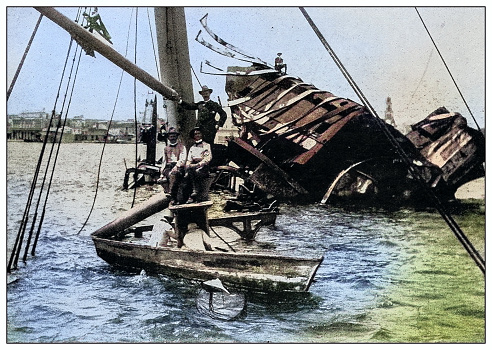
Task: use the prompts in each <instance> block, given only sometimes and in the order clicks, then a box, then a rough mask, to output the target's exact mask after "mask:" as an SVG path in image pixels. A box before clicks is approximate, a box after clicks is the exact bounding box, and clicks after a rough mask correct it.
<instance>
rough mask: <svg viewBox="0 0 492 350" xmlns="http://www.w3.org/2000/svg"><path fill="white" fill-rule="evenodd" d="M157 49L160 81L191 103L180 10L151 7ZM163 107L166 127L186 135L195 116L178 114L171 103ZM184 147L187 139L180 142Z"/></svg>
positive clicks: (183, 112)
mask: <svg viewBox="0 0 492 350" xmlns="http://www.w3.org/2000/svg"><path fill="white" fill-rule="evenodd" d="M154 16H155V28H156V39H157V48H158V51H159V65H160V71H161V81H162V83H163V84H165V85H167V86H172V87H173V88H174V89H176V90H177V91H179V94H180V97H181V98H182V99H183V100H184V101H193V100H194V96H193V82H192V76H191V65H190V53H189V48H188V35H187V31H186V19H185V11H184V7H179V6H172V7H160V6H159V7H154ZM165 103H166V116H167V119H168V120H167V121H168V122H169V126H174V127H177V128H178V129H179V131H180V132H181V134H182V135H188V133H189V131H190V130H191V129H192V128H193V127H194V126H195V121H196V115H195V113H196V112H195V111H193V110H180V112H179V114H178V111H177V108H176V104H175V103H167V101H165ZM182 141H183V142H184V143H187V141H188V140H187V138H184V139H183V140H182Z"/></svg>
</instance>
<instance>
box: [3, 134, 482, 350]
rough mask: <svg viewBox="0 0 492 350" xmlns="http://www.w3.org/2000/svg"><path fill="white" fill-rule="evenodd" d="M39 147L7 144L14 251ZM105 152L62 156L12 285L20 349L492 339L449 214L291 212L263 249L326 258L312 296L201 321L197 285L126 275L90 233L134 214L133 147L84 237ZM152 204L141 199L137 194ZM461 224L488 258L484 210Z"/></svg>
mask: <svg viewBox="0 0 492 350" xmlns="http://www.w3.org/2000/svg"><path fill="white" fill-rule="evenodd" d="M40 149H41V145H40V144H32V143H23V142H10V143H8V148H7V156H8V168H7V191H8V193H7V200H8V203H7V244H8V246H9V247H10V246H12V244H13V240H14V239H15V235H16V234H17V231H18V229H19V223H20V220H21V218H22V214H23V211H24V208H25V203H26V200H27V197H28V191H29V188H30V182H31V181H32V176H33V173H34V169H35V167H36V162H37V158H38V154H39V151H40ZM101 150H102V144H64V145H62V148H61V150H60V155H59V159H58V165H57V169H56V172H55V174H54V180H53V185H52V187H51V192H50V198H49V201H48V204H47V214H46V217H45V220H44V224H43V227H42V230H41V237H40V241H39V243H38V247H37V250H36V256H34V257H32V256H30V255H29V257H28V259H27V263H25V264H24V263H22V262H19V267H18V269H17V270H15V272H14V273H12V274H11V276H9V280H10V279H16V280H15V282H12V283H9V284H8V285H7V301H6V303H7V341H8V342H11V343H60V342H77V343H85V342H89V343H101V342H110V343H115V342H132V343H137V342H195V343H196V342H200V343H202V342H213V343H216V342H241V343H248V342H323V343H326V342H328V343H335V342H342V343H368V342H399V343H401V342H411V343H416V342H423V343H434V342H446V343H449V342H451V343H455V342H466V343H482V342H484V341H485V307H484V302H485V300H484V299H485V297H484V295H485V293H484V289H485V283H484V277H483V275H482V273H481V272H480V270H479V269H478V268H477V267H476V266H475V264H474V263H473V261H472V260H471V259H470V258H469V257H468V256H467V255H466V253H465V251H464V249H463V248H462V247H461V246H460V244H459V243H458V241H457V240H456V239H455V238H454V236H453V234H452V232H451V231H450V230H449V229H448V228H447V226H446V225H445V223H444V221H443V220H442V219H441V218H440V216H439V215H438V214H435V213H432V212H416V211H413V210H398V211H393V212H389V211H383V210H375V209H374V210H365V211H353V210H348V209H336V208H330V207H321V206H317V205H308V206H293V207H292V206H291V207H288V206H282V207H281V214H282V215H280V216H279V217H278V219H277V224H276V226H275V227H274V228H269V229H263V230H262V231H260V233H259V235H258V236H257V240H258V241H262V242H265V243H269V244H272V245H275V246H276V247H277V249H281V250H284V251H288V252H289V253H291V254H294V255H306V254H310V255H312V254H316V253H319V254H323V255H324V257H325V260H324V262H323V264H322V266H321V267H320V269H319V270H318V273H317V277H316V281H315V283H314V284H313V285H312V287H311V289H310V292H309V293H306V294H302V295H296V296H288V295H284V296H271V295H247V296H246V297H247V309H246V312H245V313H244V314H243V315H242V316H241V317H240V318H238V319H236V320H233V321H220V320H215V319H212V318H209V317H207V316H205V315H202V314H200V313H198V312H197V309H196V296H197V294H198V292H199V287H198V286H197V285H196V284H195V283H192V282H189V281H186V280H179V279H171V278H168V277H166V276H162V275H158V276H148V275H146V274H145V273H142V274H135V273H128V272H125V271H121V270H118V269H115V268H113V267H111V266H109V265H108V264H106V263H105V262H104V261H102V260H101V259H100V258H98V257H97V255H96V252H95V249H94V246H93V243H92V241H91V239H90V233H91V232H93V231H94V230H96V229H98V228H99V227H101V226H103V225H105V224H106V223H108V222H109V221H112V220H113V219H115V218H116V217H117V216H119V215H120V214H121V213H122V212H124V211H125V210H127V209H129V208H130V206H131V203H132V198H133V191H128V192H123V191H121V190H120V188H121V185H122V183H123V176H124V172H125V162H126V166H128V167H131V166H133V162H134V159H135V152H134V146H133V145H107V146H106V151H105V155H104V163H105V166H104V167H103V168H102V169H101V175H100V187H99V190H98V195H97V200H96V203H95V207H94V210H93V212H92V215H91V217H90V219H89V221H88V224H87V226H86V227H85V229H84V230H83V231H82V232H81V233H80V234H77V233H78V232H79V230H80V229H81V228H82V224H83V223H84V222H85V220H86V218H87V215H88V213H89V210H90V208H91V205H92V202H93V198H94V193H95V188H96V187H95V184H96V176H97V167H98V164H99V158H100V155H101ZM48 152H49V149H48ZM142 156H143V154H142ZM154 193H155V192H154V191H153V190H151V189H148V188H141V189H139V190H138V192H137V197H138V198H148V197H150V196H151V195H152V194H154ZM35 198H36V199H37V196H35ZM43 200H44V199H43ZM35 203H36V202H34V205H35ZM41 203H43V201H42V202H41ZM34 205H33V206H34ZM454 217H455V219H456V220H457V221H458V222H459V223H460V225H461V227H462V229H463V231H464V232H465V233H466V234H467V235H468V236H469V238H470V240H471V241H472V242H473V243H474V245H475V247H476V248H477V249H478V250H479V251H480V252H481V254H482V256H483V255H484V249H485V248H484V234H485V228H484V227H485V214H484V212H483V206H480V205H470V206H469V207H468V209H467V210H464V211H462V212H461V213H459V214H456V215H455V216H454ZM28 227H30V225H28ZM8 257H9V254H8V256H7V259H8Z"/></svg>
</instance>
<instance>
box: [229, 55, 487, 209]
mask: <svg viewBox="0 0 492 350" xmlns="http://www.w3.org/2000/svg"><path fill="white" fill-rule="evenodd" d="M263 68H264V67H262V66H261V65H253V66H251V67H229V68H228V71H229V72H230V73H231V74H228V75H227V80H226V92H227V94H228V96H229V106H230V108H231V114H232V118H233V122H234V123H235V125H237V126H238V127H239V128H240V136H239V137H237V138H231V139H230V140H229V151H230V152H229V159H230V160H232V161H233V162H234V163H236V164H239V165H240V166H241V167H242V168H243V169H244V170H245V171H246V172H247V173H249V180H251V181H252V182H253V183H254V184H256V185H257V186H258V187H259V188H260V189H261V190H263V191H265V192H266V193H269V194H272V195H274V196H276V197H277V198H280V199H287V200H295V201H298V202H299V201H301V202H302V201H306V202H312V201H320V200H321V201H322V202H323V203H324V202H326V201H328V200H330V201H334V200H337V199H338V200H340V199H346V198H350V199H351V200H353V199H354V198H357V199H361V200H371V201H377V202H378V203H382V202H386V201H387V202H389V203H392V204H400V203H404V202H405V203H407V202H409V201H421V200H422V198H423V197H424V196H425V194H424V193H422V192H423V191H422V188H421V186H420V184H419V183H418V181H416V179H415V178H414V176H412V175H411V172H410V171H409V169H408V163H405V162H403V161H402V159H401V155H400V154H399V152H398V150H397V149H396V147H394V144H392V142H391V141H390V140H389V138H388V137H387V136H386V134H385V132H386V133H390V135H392V138H393V139H394V140H396V141H397V142H398V144H399V145H400V146H401V148H400V150H403V151H404V152H405V154H406V157H408V158H409V159H410V161H411V162H412V164H413V166H414V168H415V169H416V171H418V172H419V174H420V177H421V179H423V180H424V182H426V183H427V184H428V185H429V186H431V187H433V188H435V189H436V192H437V193H439V194H440V195H444V196H446V198H445V199H446V200H450V199H453V198H454V192H455V191H456V189H457V187H458V186H459V185H461V184H463V183H465V182H467V181H470V180H471V179H473V178H476V177H479V176H481V174H482V171H481V169H482V170H483V167H481V164H482V162H483V160H484V158H483V152H481V151H479V149H481V148H482V147H483V145H482V139H481V137H480V136H483V135H481V133H479V132H478V133H473V132H472V131H470V130H469V129H464V128H460V129H459V130H460V131H459V132H457V131H453V130H455V129H453V128H451V129H452V130H451V131H449V130H448V131H446V130H445V129H442V128H440V127H439V128H438V126H439V125H441V124H444V125H448V124H449V125H451V124H453V123H458V124H460V123H462V120H461V119H460V118H457V119H456V118H454V119H452V120H454V121H455V122H453V121H451V119H449V118H451V117H448V118H444V119H442V118H439V117H437V116H434V115H431V116H432V117H431V116H430V117H428V118H426V120H424V121H423V122H422V123H418V124H416V125H415V126H414V130H415V132H414V133H411V134H409V135H408V137H406V136H405V135H403V134H402V133H401V132H399V131H398V130H396V129H395V128H394V127H393V126H391V125H389V124H386V123H384V122H383V121H381V120H377V119H376V118H375V117H373V116H372V115H371V114H370V113H369V111H367V110H366V108H365V107H364V106H362V105H360V104H358V103H356V102H354V101H351V100H349V99H345V98H341V97H337V96H335V95H333V94H332V93H330V92H327V91H323V90H320V89H317V88H316V87H315V86H313V85H311V84H307V83H304V82H303V81H302V80H301V79H300V78H297V77H293V76H288V75H283V74H281V73H277V72H271V73H265V74H259V75H256V74H253V73H254V71H255V70H261V69H263ZM448 114H449V113H448ZM453 115H455V114H453ZM447 119H449V120H448V121H444V120H447ZM463 119H464V118H463ZM453 125H454V124H453ZM383 127H384V129H385V130H383ZM437 129H439V131H437ZM448 129H449V128H448ZM439 137H441V138H444V139H441V138H439ZM443 150H446V151H445V152H449V155H447V156H443V155H442V154H441V153H442V151H443ZM439 157H441V158H443V157H444V158H445V159H446V161H444V160H441V161H439V160H437V159H438V158H439ZM444 158H443V159H444ZM439 159H440V158H439ZM470 166H471V167H472V168H471V169H470Z"/></svg>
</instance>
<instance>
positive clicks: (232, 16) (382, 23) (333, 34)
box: [6, 2, 485, 127]
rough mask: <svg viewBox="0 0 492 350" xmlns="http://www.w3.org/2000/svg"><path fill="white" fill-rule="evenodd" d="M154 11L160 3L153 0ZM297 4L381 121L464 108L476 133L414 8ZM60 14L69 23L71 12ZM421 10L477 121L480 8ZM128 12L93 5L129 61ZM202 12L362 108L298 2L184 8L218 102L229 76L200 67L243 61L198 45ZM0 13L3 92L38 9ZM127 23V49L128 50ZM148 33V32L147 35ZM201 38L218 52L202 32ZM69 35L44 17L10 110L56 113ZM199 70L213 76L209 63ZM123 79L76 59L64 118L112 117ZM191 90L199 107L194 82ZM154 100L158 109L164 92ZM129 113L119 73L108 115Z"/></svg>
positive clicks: (144, 25)
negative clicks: (0, 17)
mask: <svg viewBox="0 0 492 350" xmlns="http://www.w3.org/2000/svg"><path fill="white" fill-rule="evenodd" d="M249 3H251V4H253V3H258V2H249ZM265 4H266V3H265ZM327 4H329V3H327ZM451 4H452V3H450V5H451ZM468 4H470V5H473V4H474V2H469V3H468ZM9 5H10V6H15V5H14V4H9ZM159 5H166V3H165V2H159ZM305 6H306V5H305ZM305 8H306V10H307V12H308V13H309V15H310V16H311V18H312V19H313V21H314V22H315V23H316V25H317V26H318V28H319V29H320V31H321V32H322V34H323V35H324V37H325V39H326V40H327V42H328V43H329V44H330V46H331V47H332V48H333V50H334V51H335V53H336V54H337V56H338V57H339V59H340V60H341V61H342V63H343V64H344V66H345V67H346V69H347V70H348V72H349V73H350V74H351V76H352V77H353V79H354V80H355V82H356V83H357V84H358V85H359V87H360V88H361V90H362V92H363V93H364V95H365V96H366V97H367V99H368V100H369V101H370V103H371V104H372V106H373V107H374V108H375V109H376V111H377V112H378V113H379V115H380V116H383V115H384V110H385V107H386V98H387V97H388V96H389V97H391V99H392V102H393V111H394V115H395V119H396V122H397V124H400V125H401V124H409V123H415V122H417V121H419V120H421V119H423V118H424V117H425V116H427V115H428V114H429V113H431V112H432V111H434V110H435V109H436V108H438V107H441V106H444V107H446V108H448V109H449V110H451V111H456V112H460V113H461V114H463V116H465V117H466V118H467V119H468V124H469V125H470V126H472V127H474V126H475V123H474V122H473V120H472V119H471V116H470V114H469V113H468V110H467V108H466V105H465V104H464V102H463V100H462V98H461V97H460V94H459V92H458V90H457V89H456V87H455V86H454V84H453V81H452V79H451V77H450V75H449V73H448V71H447V69H446V67H445V65H444V63H443V62H442V61H441V58H440V56H439V54H438V53H437V51H436V50H435V48H434V45H433V43H432V41H431V39H430V37H429V35H428V34H427V32H426V30H425V28H424V25H423V24H422V22H421V20H420V18H419V16H418V14H417V11H416V10H415V8H414V7H410V6H407V7H308V6H306V7H305ZM57 9H58V10H59V11H60V12H62V13H63V14H65V15H66V16H67V17H69V18H71V19H75V16H76V13H77V8H76V7H64V8H60V7H57ZM418 11H419V12H420V15H421V16H422V18H423V21H424V23H425V24H426V26H427V29H428V30H429V31H430V33H431V35H432V37H433V39H434V41H435V43H436V45H437V47H438V49H439V51H440V53H441V55H442V56H443V58H444V60H445V62H446V64H447V66H448V68H449V70H450V72H451V74H452V75H453V77H454V79H455V81H456V83H457V84H458V87H459V89H460V90H461V93H462V94H463V96H464V98H465V99H466V102H467V103H468V105H469V107H470V109H471V111H472V113H473V115H474V116H475V118H476V119H477V121H478V123H479V124H480V126H483V125H484V109H485V8H484V7H480V6H475V7H419V8H418ZM135 13H136V11H135V8H131V7H117V8H116V7H100V8H99V14H100V15H101V17H102V19H103V21H104V24H105V25H106V27H107V29H108V31H109V32H110V34H111V36H112V41H113V47H114V48H115V49H116V50H118V51H119V52H120V53H121V54H123V55H125V52H126V47H127V45H128V54H127V58H129V59H130V60H132V61H133V59H134V55H135V54H134V52H133V48H134V45H135V44H134V35H135ZM207 13H208V24H209V26H210V27H211V28H212V30H213V31H214V32H215V33H216V34H217V35H219V36H220V37H222V38H223V39H224V40H226V41H228V42H230V43H231V44H233V45H235V46H237V47H239V48H241V49H242V50H244V51H246V52H249V53H251V54H253V55H255V56H257V57H259V58H261V59H262V60H264V61H268V62H269V63H272V64H273V60H274V59H275V57H276V53H277V52H282V53H283V55H282V57H283V58H284V61H285V63H287V65H288V73H289V74H290V75H294V76H298V77H300V78H301V79H302V80H303V81H305V82H307V83H312V84H314V85H315V86H316V87H318V88H319V89H322V90H326V91H330V92H332V93H333V94H335V95H337V96H341V97H346V98H349V99H352V100H354V101H356V102H360V101H359V100H358V98H357V96H356V94H355V93H354V92H353V90H352V88H351V87H350V85H349V84H348V82H347V81H346V80H345V78H343V76H342V73H341V72H340V71H339V69H338V68H337V67H336V65H335V64H334V63H333V61H332V59H331V57H330V55H329V54H328V52H327V51H326V50H325V48H324V47H323V45H322V44H321V42H320V41H319V39H318V38H317V36H316V35H315V33H314V32H313V30H312V29H311V27H310V26H309V24H308V23H307V21H306V19H305V18H304V16H303V15H302V13H301V12H300V10H299V8H298V7H294V6H292V7H187V8H186V9H185V15H186V21H187V31H188V42H189V48H190V59H191V64H192V66H193V68H194V70H195V72H196V73H197V75H198V79H199V80H200V83H201V84H204V85H208V86H209V87H211V88H213V89H214V93H213V94H212V98H213V99H214V100H217V96H220V99H221V101H222V103H223V104H225V103H226V101H227V96H226V94H225V91H224V87H225V77H224V76H212V75H206V74H202V73H200V63H201V62H204V61H205V60H208V61H210V62H211V63H212V64H214V65H215V66H218V67H220V68H223V69H224V70H225V69H226V67H227V66H228V65H247V63H245V62H241V61H236V60H233V59H230V58H226V57H223V56H220V55H219V54H217V53H215V52H212V51H210V50H208V49H207V48H205V47H203V46H202V45H200V44H199V43H198V42H196V41H195V37H196V35H197V33H198V31H199V30H200V29H203V28H202V27H201V25H200V22H199V20H200V18H202V17H203V16H204V15H205V14H207ZM149 15H150V19H151V22H152V23H153V18H154V17H153V9H152V8H151V7H150V8H146V7H140V8H139V9H138V31H139V35H138V46H137V65H138V66H140V67H141V68H143V69H145V70H146V71H148V72H149V73H150V74H152V75H153V76H155V77H157V73H156V63H155V60H154V54H153V49H152V42H151V35H150V31H149V17H148V16H149ZM6 17H7V35H6V38H7V45H6V52H7V55H6V57H7V79H6V86H7V88H8V86H9V85H10V82H11V80H12V77H13V75H14V73H15V70H16V69H17V66H18V63H19V61H20V59H21V57H22V55H23V53H24V50H25V48H26V45H27V43H28V40H29V38H30V36H31V34H32V31H33V29H34V26H35V23H36V21H37V19H38V17H39V12H37V11H36V10H34V9H32V8H29V7H22V8H16V7H9V8H7V15H6ZM130 21H132V22H130ZM129 28H131V29H130V30H131V32H130V42H129V43H128V44H127V37H128V30H129ZM152 33H153V36H154V37H155V28H153V29H152ZM203 37H204V38H205V39H206V40H207V41H209V42H210V43H212V44H214V45H215V46H219V45H218V44H217V43H215V42H214V41H213V39H212V38H210V37H209V36H208V35H207V34H206V33H204V34H203ZM69 40H70V37H69V35H68V34H67V33H66V32H65V31H64V30H63V29H61V28H60V27H58V26H57V25H56V24H54V23H53V22H51V21H50V20H49V19H47V18H43V20H42V22H41V25H40V27H39V30H38V32H37V34H36V37H35V39H34V42H33V44H32V46H31V49H30V51H29V54H28V56H27V58H26V62H25V64H24V67H23V69H22V72H21V74H20V76H19V78H18V80H17V82H16V85H15V87H14V90H13V92H12V94H11V96H10V99H9V101H8V103H7V113H8V114H16V113H20V112H24V111H39V110H42V109H45V110H46V111H50V110H51V109H52V108H53V106H54V103H55V98H56V93H57V89H58V85H59V83H60V77H61V73H62V69H63V64H64V61H65V59H66V54H67V49H68V44H69ZM203 67H204V70H206V71H210V72H211V71H213V69H212V68H210V67H208V66H205V65H204V66H203ZM120 76H121V69H120V68H118V67H116V66H114V65H113V64H112V63H111V62H109V61H108V60H107V59H106V58H104V57H102V56H101V55H100V54H98V53H97V52H96V58H93V57H90V56H86V55H83V57H82V60H81V64H80V68H79V72H78V75H77V80H76V89H75V93H74V96H73V98H72V101H71V104H70V112H69V117H73V116H76V115H83V116H84V117H85V118H101V119H109V118H110V117H111V113H112V110H113V105H114V104H115V100H116V95H117V91H118V84H119V81H120ZM193 83H194V87H195V95H196V99H197V100H199V99H200V96H199V95H198V93H197V92H198V90H199V85H198V82H197V80H196V79H195V77H193ZM148 92H149V89H148V88H147V87H145V86H143V85H142V84H141V83H139V82H137V111H138V112H142V111H143V104H144V102H145V99H146V97H147V96H148ZM158 100H159V101H160V102H159V104H162V103H161V101H162V99H161V98H160V97H159V99H158ZM59 109H60V107H58V108H57V110H59ZM133 116H134V102H133V77H130V76H129V75H128V74H126V73H125V74H124V78H123V83H122V87H121V91H120V97H119V100H118V103H117V107H116V110H115V115H114V118H115V119H120V120H123V119H128V118H133Z"/></svg>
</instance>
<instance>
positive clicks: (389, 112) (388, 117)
mask: <svg viewBox="0 0 492 350" xmlns="http://www.w3.org/2000/svg"><path fill="white" fill-rule="evenodd" d="M384 121H385V122H386V123H388V124H390V125H391V126H393V127H395V128H396V123H395V118H393V108H392V107H391V97H387V98H386V111H385V112H384Z"/></svg>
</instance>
